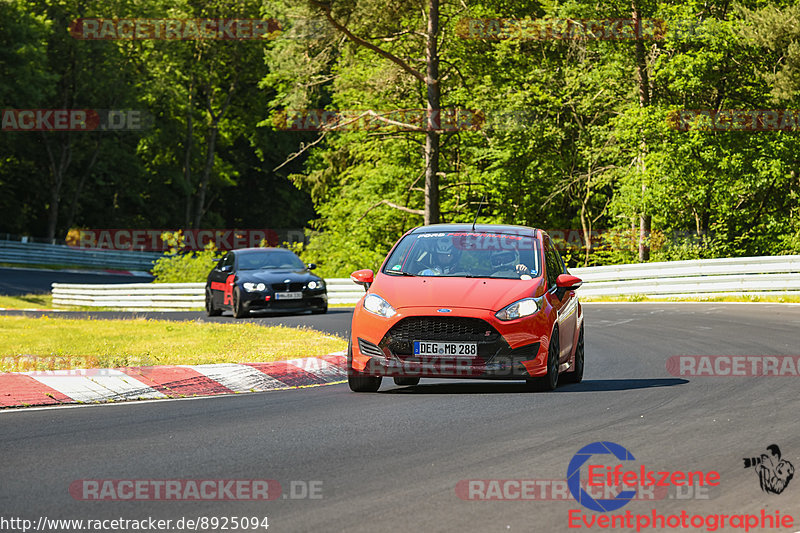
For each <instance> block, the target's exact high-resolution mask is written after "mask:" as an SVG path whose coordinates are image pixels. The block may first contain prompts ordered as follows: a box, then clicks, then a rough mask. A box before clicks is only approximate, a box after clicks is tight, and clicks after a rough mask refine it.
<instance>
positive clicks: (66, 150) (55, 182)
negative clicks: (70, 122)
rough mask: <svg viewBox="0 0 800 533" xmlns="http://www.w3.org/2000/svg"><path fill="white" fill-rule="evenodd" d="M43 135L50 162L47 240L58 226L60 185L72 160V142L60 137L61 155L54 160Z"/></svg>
mask: <svg viewBox="0 0 800 533" xmlns="http://www.w3.org/2000/svg"><path fill="white" fill-rule="evenodd" d="M45 135H46V134H44V135H43V137H44V146H45V149H46V150H47V158H48V160H49V162H50V177H51V180H50V205H49V206H48V209H47V240H49V241H51V242H52V241H53V239H55V237H56V229H57V227H58V209H59V204H60V203H61V187H62V185H63V184H64V175H65V174H66V172H67V168H69V164H70V163H71V162H72V143H71V141H70V139H69V137H68V136H64V137H61V139H64V140H63V143H62V145H61V155H60V156H59V158H58V161H56V156H55V155H54V154H53V150H52V149H51V147H50V143H49V142H48V140H47V137H46V136H45Z"/></svg>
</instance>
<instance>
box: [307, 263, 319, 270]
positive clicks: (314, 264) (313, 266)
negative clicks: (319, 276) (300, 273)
mask: <svg viewBox="0 0 800 533" xmlns="http://www.w3.org/2000/svg"><path fill="white" fill-rule="evenodd" d="M306 267H307V268H308V269H309V270H314V269H315V268H317V264H316V263H309V264H307V265H306Z"/></svg>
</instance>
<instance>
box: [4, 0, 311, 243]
mask: <svg viewBox="0 0 800 533" xmlns="http://www.w3.org/2000/svg"><path fill="white" fill-rule="evenodd" d="M260 9H261V7H260V3H259V2H255V1H237V2H227V1H225V0H214V1H211V2H205V1H204V2H192V1H184V0H180V1H178V2H172V1H170V2H164V1H162V0H146V1H144V2H138V1H136V2H133V1H127V0H121V1H113V0H112V1H105V0H103V1H99V0H89V1H83V0H56V1H53V0H4V1H3V2H0V39H2V40H3V43H2V46H1V47H0V74H1V75H2V76H0V99H1V100H2V108H3V109H100V110H104V109H134V110H141V111H143V112H145V113H146V114H148V115H149V116H150V117H152V120H151V121H150V124H149V127H147V128H145V129H143V130H139V131H102V132H101V131H93V132H71V133H70V132H47V133H44V132H32V131H30V132H8V131H3V132H2V133H0V187H2V191H3V194H2V195H0V207H2V209H3V211H4V213H5V216H3V217H2V219H1V220H0V232H7V233H15V234H27V235H32V236H35V237H48V238H59V239H63V238H64V236H65V235H66V233H67V231H68V230H69V229H70V228H74V227H83V228H98V229H99V228H147V229H169V228H236V227H238V228H297V227H303V226H305V225H306V222H307V221H308V220H309V219H310V218H312V217H313V216H314V211H313V207H312V205H311V202H310V200H309V198H308V195H306V194H304V193H302V192H300V191H298V189H297V188H296V187H295V186H294V185H293V184H292V183H291V182H290V181H289V180H288V179H287V178H286V176H287V174H288V173H289V172H291V171H292V170H295V171H296V170H298V169H299V166H298V165H299V161H298V162H296V163H294V164H293V165H294V166H293V165H287V166H286V167H284V168H283V169H282V170H279V171H274V170H273V169H274V168H275V167H277V166H278V165H279V164H280V163H282V162H283V161H284V160H285V158H286V156H287V155H288V154H290V153H292V152H294V151H295V150H296V144H297V142H296V137H287V136H285V135H283V134H280V133H276V132H274V131H272V130H271V129H270V128H268V127H258V123H259V122H260V121H262V120H263V119H264V118H265V116H266V115H267V108H266V105H267V102H268V101H269V99H270V98H271V97H272V94H273V92H272V90H271V89H270V88H268V87H266V88H260V87H259V83H258V82H259V80H260V79H261V78H263V77H264V76H265V75H266V74H267V73H268V69H267V67H266V65H265V64H264V48H265V42H264V41H254V40H249V41H247V40H246V41H230V40H228V41H225V40H186V41H176V40H171V41H165V40H81V39H75V38H73V37H72V36H71V35H70V33H69V24H70V22H71V21H73V20H75V19H78V18H80V17H84V18H86V17H99V18H115V17H118V18H136V17H154V18H155V17H160V18H169V19H198V18H209V19H214V18H259V11H260Z"/></svg>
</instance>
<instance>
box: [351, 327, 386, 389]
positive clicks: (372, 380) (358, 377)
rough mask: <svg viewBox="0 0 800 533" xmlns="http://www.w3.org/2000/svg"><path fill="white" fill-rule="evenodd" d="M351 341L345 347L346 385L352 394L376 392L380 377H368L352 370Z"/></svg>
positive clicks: (379, 385)
mask: <svg viewBox="0 0 800 533" xmlns="http://www.w3.org/2000/svg"><path fill="white" fill-rule="evenodd" d="M352 342H353V339H350V342H349V344H348V346H347V384H348V385H349V386H350V390H351V391H353V392H377V391H378V389H379V388H381V381H382V380H383V378H381V377H380V376H368V375H367V374H364V373H363V372H358V371H357V370H353V345H352Z"/></svg>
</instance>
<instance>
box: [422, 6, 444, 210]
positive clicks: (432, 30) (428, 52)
mask: <svg viewBox="0 0 800 533" xmlns="http://www.w3.org/2000/svg"><path fill="white" fill-rule="evenodd" d="M438 34H439V0H429V2H428V42H427V46H426V48H425V59H426V62H427V73H426V77H425V84H426V86H427V89H428V91H427V92H428V131H427V132H426V133H425V217H424V219H425V224H437V223H438V222H439V133H438V132H437V131H436V130H438V129H440V128H441V113H442V110H441V94H440V87H439V51H438V46H437V42H436V39H437V36H438Z"/></svg>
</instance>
